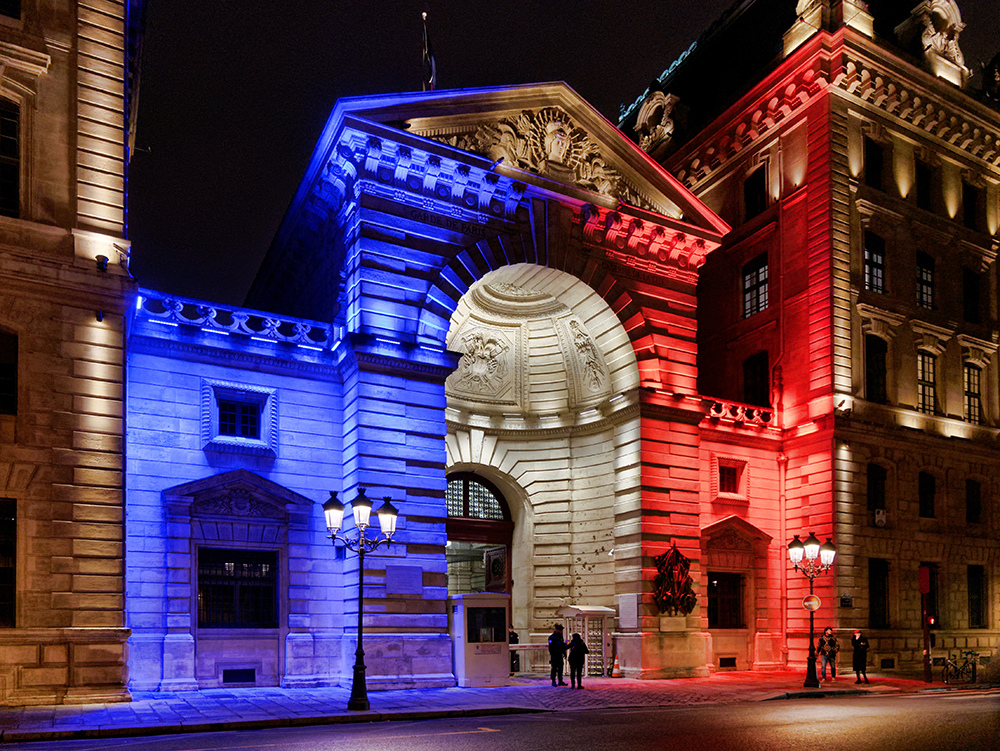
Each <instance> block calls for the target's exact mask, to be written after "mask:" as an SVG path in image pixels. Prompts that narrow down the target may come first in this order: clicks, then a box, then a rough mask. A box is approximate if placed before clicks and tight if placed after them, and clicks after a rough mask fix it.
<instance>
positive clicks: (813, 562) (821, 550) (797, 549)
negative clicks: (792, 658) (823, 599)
mask: <svg viewBox="0 0 1000 751" xmlns="http://www.w3.org/2000/svg"><path fill="white" fill-rule="evenodd" d="M836 555H837V548H835V547H834V545H833V543H832V542H830V538H827V540H826V542H824V543H823V544H822V545H820V544H819V540H818V539H816V535H814V534H813V533H812V532H810V533H809V537H807V538H806V541H805V542H802V540H800V539H799V536H798V535H795V539H794V540H792V541H791V542H790V543H788V557H789V559H790V560H791V561H792V565H793V566H794V567H795V570H796V571H801V572H802V573H803V575H804V576H806V578H808V579H809V597H807V598H806V600H805V602H803V605H805V603H806V602H808V605H806V608H807V609H808V610H809V663H808V664H807V665H806V682H805V684H804V685H805V687H806V688H819V678H817V677H816V641H815V638H814V635H815V631H814V624H813V619H814V614H815V612H816V608H818V607H819V598H818V597H816V596H815V595H814V594H813V579H815V578H816V577H817V576H819V575H820V574H822V573H825V572H827V571H829V570H830V567H831V566H833V559H834V556H836ZM803 557H804V558H805V561H804V562H803V560H802V559H803ZM817 559H819V560H817Z"/></svg>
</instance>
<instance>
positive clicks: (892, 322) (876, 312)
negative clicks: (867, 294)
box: [857, 303, 906, 342]
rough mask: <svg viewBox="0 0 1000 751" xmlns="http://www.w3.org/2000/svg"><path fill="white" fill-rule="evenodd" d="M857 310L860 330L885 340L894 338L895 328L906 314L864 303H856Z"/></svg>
mask: <svg viewBox="0 0 1000 751" xmlns="http://www.w3.org/2000/svg"><path fill="white" fill-rule="evenodd" d="M857 310H858V315H859V316H861V332H862V333H863V334H874V335H875V336H878V337H881V338H882V339H885V340H886V341H887V342H891V341H892V340H893V339H894V338H895V336H896V331H897V329H898V328H899V327H900V326H902V325H903V322H904V321H906V316H903V315H900V314H899V313H890V312H889V311H888V310H883V309H882V308H876V307H874V306H872V305H865V304H864V303H858V305H857Z"/></svg>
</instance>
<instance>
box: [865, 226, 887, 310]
mask: <svg viewBox="0 0 1000 751" xmlns="http://www.w3.org/2000/svg"><path fill="white" fill-rule="evenodd" d="M865 289H866V290H868V291H869V292H877V293H878V294H880V295H881V294H885V240H883V239H882V238H881V237H879V236H878V235H876V234H875V233H874V232H865Z"/></svg>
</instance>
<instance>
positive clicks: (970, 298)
mask: <svg viewBox="0 0 1000 751" xmlns="http://www.w3.org/2000/svg"><path fill="white" fill-rule="evenodd" d="M981 291H982V285H981V283H980V278H979V274H978V273H977V272H975V271H973V270H972V269H968V268H964V269H962V317H963V318H965V320H966V322H967V323H979V322H980V319H981V314H980V309H981V307H982V306H981V304H980V299H981V295H982V293H981Z"/></svg>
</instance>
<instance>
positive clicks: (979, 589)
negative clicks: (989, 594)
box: [967, 566, 988, 628]
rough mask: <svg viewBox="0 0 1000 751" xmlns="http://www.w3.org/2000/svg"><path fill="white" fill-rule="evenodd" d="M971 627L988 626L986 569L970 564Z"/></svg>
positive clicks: (968, 574)
mask: <svg viewBox="0 0 1000 751" xmlns="http://www.w3.org/2000/svg"><path fill="white" fill-rule="evenodd" d="M967 578H968V582H969V628H986V627H987V625H988V624H987V622H986V620H987V619H986V603H987V602H988V600H987V599H986V569H985V568H984V567H983V566H969V568H968V573H967Z"/></svg>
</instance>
